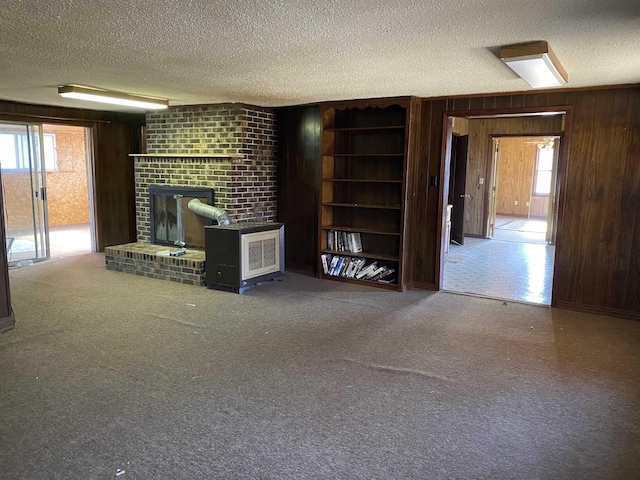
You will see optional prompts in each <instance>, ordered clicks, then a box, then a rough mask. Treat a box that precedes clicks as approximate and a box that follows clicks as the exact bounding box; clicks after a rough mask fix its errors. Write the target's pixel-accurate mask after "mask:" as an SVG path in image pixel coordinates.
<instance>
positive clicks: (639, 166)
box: [607, 89, 640, 319]
mask: <svg viewBox="0 0 640 480" xmlns="http://www.w3.org/2000/svg"><path fill="white" fill-rule="evenodd" d="M625 127H626V130H627V139H626V141H625V142H624V143H625V145H626V152H625V153H624V159H625V163H624V171H623V175H622V180H621V194H620V213H619V217H618V224H619V225H620V228H619V229H618V234H617V245H616V253H617V254H616V257H615V259H614V264H613V270H612V272H611V275H612V286H613V287H615V288H613V289H612V290H611V292H610V293H609V295H608V297H607V305H613V306H614V307H617V308H622V309H624V310H626V311H633V312H637V313H638V318H639V319H640V254H639V252H640V221H639V220H638V217H639V215H638V212H640V89H634V90H630V91H629V101H628V106H627V119H626V122H625Z"/></svg>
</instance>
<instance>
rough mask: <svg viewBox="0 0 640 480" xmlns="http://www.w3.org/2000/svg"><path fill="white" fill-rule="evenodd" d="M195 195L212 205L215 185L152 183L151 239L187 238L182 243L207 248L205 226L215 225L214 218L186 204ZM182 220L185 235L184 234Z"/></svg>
mask: <svg viewBox="0 0 640 480" xmlns="http://www.w3.org/2000/svg"><path fill="white" fill-rule="evenodd" d="M194 198H197V199H198V200H200V201H201V202H202V203H206V204H208V205H213V201H214V191H213V188H202V187H173V186H166V185H149V221H150V233H151V237H150V241H151V243H154V244H160V245H180V242H184V245H180V246H185V247H195V248H204V244H205V241H204V227H205V226H207V225H213V224H214V223H215V221H214V220H212V219H210V218H206V217H203V216H200V215H196V214H195V213H193V212H192V211H191V210H189V209H188V208H187V204H188V203H189V201H191V200H193V199H194ZM180 221H182V226H183V229H184V238H181V231H180Z"/></svg>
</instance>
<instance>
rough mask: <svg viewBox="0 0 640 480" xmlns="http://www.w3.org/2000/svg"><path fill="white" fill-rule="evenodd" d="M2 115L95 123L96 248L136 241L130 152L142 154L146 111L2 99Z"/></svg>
mask: <svg viewBox="0 0 640 480" xmlns="http://www.w3.org/2000/svg"><path fill="white" fill-rule="evenodd" d="M0 120H2V121H7V122H34V123H48V124H64V125H79V126H87V127H93V132H94V134H93V144H94V153H95V158H94V162H95V178H94V189H95V197H96V198H95V200H96V205H95V208H96V229H97V243H98V245H97V246H98V250H99V251H102V250H104V247H105V246H109V245H117V244H120V243H127V242H132V241H135V238H136V230H135V202H134V184H133V160H132V159H131V158H129V157H128V155H129V154H130V153H141V148H142V143H141V129H142V126H143V125H144V124H145V121H146V120H145V115H144V114H126V113H113V112H99V111H94V110H83V109H76V108H62V107H49V106H44V105H31V104H24V103H17V102H9V101H0Z"/></svg>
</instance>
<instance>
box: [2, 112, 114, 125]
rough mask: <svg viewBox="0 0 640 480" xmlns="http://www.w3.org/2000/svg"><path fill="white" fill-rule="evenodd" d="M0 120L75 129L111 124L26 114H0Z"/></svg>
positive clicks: (101, 121) (106, 121) (107, 121)
mask: <svg viewBox="0 0 640 480" xmlns="http://www.w3.org/2000/svg"><path fill="white" fill-rule="evenodd" d="M0 120H3V121H7V122H17V123H44V124H54V125H60V124H64V125H73V126H76V127H91V126H93V125H95V124H96V123H111V120H87V119H82V118H73V117H69V118H65V117H49V116H46V115H29V114H26V113H7V112H2V113H1V114H0Z"/></svg>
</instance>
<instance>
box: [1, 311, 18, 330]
mask: <svg viewBox="0 0 640 480" xmlns="http://www.w3.org/2000/svg"><path fill="white" fill-rule="evenodd" d="M15 324H16V319H15V316H14V314H13V310H11V315H9V316H8V317H2V318H0V333H3V332H6V331H7V330H11V329H12V328H13V327H14V326H15Z"/></svg>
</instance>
